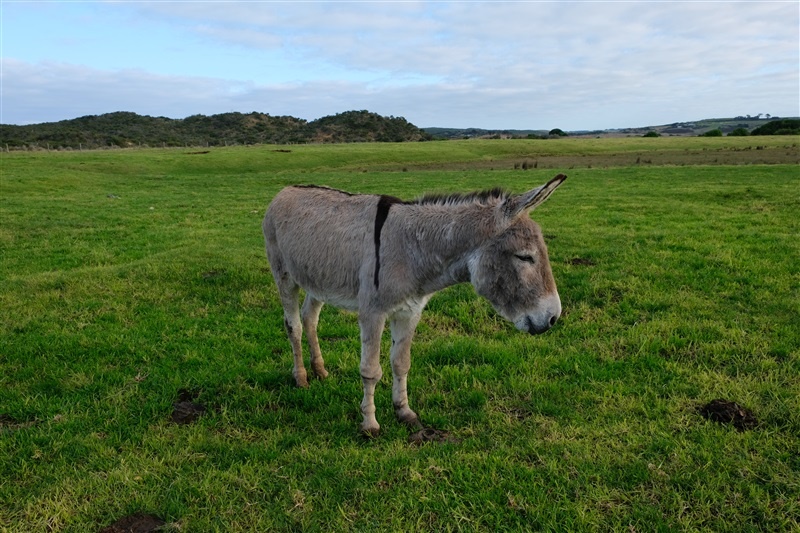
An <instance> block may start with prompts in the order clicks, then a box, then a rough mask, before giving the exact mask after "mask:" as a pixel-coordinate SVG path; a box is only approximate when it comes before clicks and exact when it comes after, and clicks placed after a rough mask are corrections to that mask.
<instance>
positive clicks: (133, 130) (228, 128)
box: [0, 111, 430, 149]
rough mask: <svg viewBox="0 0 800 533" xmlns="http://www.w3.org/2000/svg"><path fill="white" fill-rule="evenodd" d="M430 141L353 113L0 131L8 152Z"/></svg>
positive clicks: (88, 121)
mask: <svg viewBox="0 0 800 533" xmlns="http://www.w3.org/2000/svg"><path fill="white" fill-rule="evenodd" d="M428 139H430V135H428V134H427V133H425V132H424V131H422V130H421V129H419V128H417V127H416V126H414V125H413V124H411V123H409V122H408V121H407V120H406V119H404V118H402V117H383V116H381V115H378V114H376V113H370V112H369V111H347V112H345V113H339V114H337V115H333V116H328V117H323V118H320V119H317V120H314V121H311V122H308V121H306V120H303V119H299V118H295V117H290V116H271V115H268V114H264V113H255V112H254V113H249V114H243V113H223V114H220V115H211V116H205V115H193V116H191V117H187V118H184V119H170V118H166V117H150V116H142V115H137V114H136V113H129V112H117V113H108V114H105V115H90V116H85V117H80V118H76V119H72V120H62V121H60V122H48V123H43V124H31V125H27V126H14V125H6V124H3V125H0V143H2V147H3V148H5V147H6V146H8V147H9V148H12V149H13V148H25V147H40V148H47V147H50V148H53V149H58V148H103V147H109V146H112V147H129V146H225V145H237V144H238V145H241V144H289V143H323V142H325V143H340V142H373V141H374V142H402V141H420V140H428Z"/></svg>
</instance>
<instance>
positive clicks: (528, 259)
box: [514, 254, 534, 264]
mask: <svg viewBox="0 0 800 533" xmlns="http://www.w3.org/2000/svg"><path fill="white" fill-rule="evenodd" d="M514 257H516V258H517V259H519V260H520V261H523V262H525V263H530V264H533V263H534V260H533V256H532V255H527V254H515V256H514Z"/></svg>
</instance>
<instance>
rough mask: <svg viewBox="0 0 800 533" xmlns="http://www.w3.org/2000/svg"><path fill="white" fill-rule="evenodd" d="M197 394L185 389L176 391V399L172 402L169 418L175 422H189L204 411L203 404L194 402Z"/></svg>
mask: <svg viewBox="0 0 800 533" xmlns="http://www.w3.org/2000/svg"><path fill="white" fill-rule="evenodd" d="M196 399H197V395H196V394H194V393H192V392H191V391H188V390H186V389H181V390H180V391H178V401H176V402H175V403H174V404H172V407H173V410H172V417H171V420H172V422H173V423H175V424H191V423H192V422H195V421H196V420H197V419H198V418H200V417H201V416H202V415H203V413H205V412H206V407H205V405H203V404H200V403H197V402H195V400H196Z"/></svg>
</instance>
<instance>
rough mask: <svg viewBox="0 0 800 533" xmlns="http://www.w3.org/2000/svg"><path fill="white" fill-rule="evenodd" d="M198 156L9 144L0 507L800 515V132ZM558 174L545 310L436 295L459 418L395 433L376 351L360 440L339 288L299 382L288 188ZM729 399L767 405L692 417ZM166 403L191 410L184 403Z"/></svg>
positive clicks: (755, 525) (0, 512) (474, 524)
mask: <svg viewBox="0 0 800 533" xmlns="http://www.w3.org/2000/svg"><path fill="white" fill-rule="evenodd" d="M759 147H760V148H759ZM285 150H289V151H285ZM196 151H200V152H205V151H206V150H205V149H203V150H192V149H185V150H173V149H170V150H117V151H94V152H51V153H48V152H32V153H11V154H7V153H3V154H1V155H0V158H1V159H0V165H1V167H0V170H1V171H2V175H1V176H0V253H2V257H1V258H0V530H2V531H14V532H16V531H99V530H101V529H102V528H104V527H106V526H108V525H110V524H112V523H114V522H115V521H116V520H118V519H120V518H122V517H125V516H128V515H132V514H135V513H144V514H149V515H154V516H157V517H159V518H160V519H162V520H163V521H164V522H166V525H165V526H164V528H165V530H167V531H270V530H309V531H317V530H321V531H328V530H334V531H335V530H344V529H350V530H357V531H413V530H423V531H424V530H431V531H434V530H435V531H440V530H464V531H488V530H533V531H598V530H599V531H608V530H610V531H685V530H689V531H694V530H698V531H699V530H702V531H737V532H740V531H796V530H798V528H800V319H799V318H798V317H800V296H799V295H800V241H798V236H799V235H800V217H798V213H800V173H799V172H798V168H799V167H798V153H799V152H798V147H797V139H796V138H786V137H783V138H781V137H761V138H747V137H745V138H717V139H713V138H675V139H672V138H660V139H592V140H563V141H463V142H461V141H453V142H431V143H415V144H359V145H329V146H290V147H285V146H280V147H277V146H261V147H249V148H243V147H240V148H225V149H223V148H220V149H212V150H210V151H209V152H208V153H192V152H196ZM754 154H755V155H757V156H758V158H760V159H757V160H756V158H755V156H754ZM637 159H638V162H637ZM715 159H716V161H715ZM523 162H525V163H526V164H525V165H524V166H525V167H527V168H528V170H522V165H521V163H523ZM557 165H561V166H557ZM515 166H516V167H517V169H515ZM590 167H591V168H590ZM558 172H564V173H566V174H568V175H569V179H568V180H567V182H566V183H565V184H564V186H562V187H561V188H560V189H559V190H558V191H557V192H556V193H555V194H554V195H553V197H552V198H551V199H550V200H549V201H548V202H547V203H546V204H545V205H544V206H542V207H541V208H540V209H538V210H537V211H535V212H534V217H533V218H534V219H535V220H537V222H539V223H540V225H541V226H542V228H543V231H544V233H545V236H546V239H547V241H548V246H549V249H550V255H551V263H552V266H553V271H554V275H555V278H556V281H557V283H558V285H559V292H560V294H561V298H562V303H563V306H564V315H563V317H562V319H561V320H560V321H559V323H558V325H557V326H556V327H554V328H553V329H552V330H551V331H549V332H548V333H547V334H545V335H541V336H536V337H531V336H529V335H527V334H523V333H520V332H518V331H516V330H515V329H514V327H513V325H511V324H509V323H507V322H505V321H504V320H502V319H501V318H500V317H498V316H497V315H496V314H495V313H494V311H493V310H492V309H491V306H490V305H489V304H488V302H486V301H485V300H483V299H481V298H479V297H478V296H476V295H475V293H474V292H473V290H472V288H471V287H470V286H468V285H466V286H457V287H453V288H451V289H448V290H446V291H443V292H442V293H439V294H438V295H437V296H435V297H434V298H433V299H432V300H431V302H430V304H429V305H428V309H427V310H426V312H425V313H424V314H423V318H422V322H421V323H420V325H419V328H418V330H417V338H416V340H415V343H414V345H413V347H412V354H413V355H412V360H413V365H412V369H411V374H410V376H409V396H410V400H411V405H412V407H413V408H415V410H417V412H418V413H420V415H421V417H422V421H423V422H424V423H425V424H426V425H428V426H431V427H434V428H437V429H440V430H444V431H447V432H448V433H449V435H450V439H449V440H448V441H446V442H440V443H427V444H424V445H414V444H412V443H410V442H409V440H408V439H409V431H408V430H407V429H406V428H405V427H403V426H402V425H400V424H398V423H397V422H395V420H394V416H393V409H392V406H391V398H390V385H391V380H390V379H387V376H389V375H390V369H389V366H388V356H384V357H383V362H384V373H385V377H384V380H383V383H382V384H381V386H379V387H378V391H377V394H376V404H377V408H378V419H379V421H380V422H381V424H382V426H383V427H382V434H381V436H380V437H378V438H376V439H372V440H365V439H363V438H361V437H360V436H359V435H358V432H357V428H358V423H359V421H360V413H359V402H360V400H361V384H360V376H359V369H358V353H359V341H358V338H359V333H358V325H357V321H356V317H355V316H354V315H353V314H352V313H346V312H341V311H338V310H336V309H334V308H332V307H325V308H324V310H323V313H322V318H321V321H320V337H321V345H322V349H323V352H324V355H325V360H326V366H327V368H328V370H329V371H330V373H331V375H330V377H329V378H328V380H326V381H312V383H311V386H310V388H309V389H297V388H295V387H294V386H293V379H292V376H291V354H290V349H289V344H288V341H287V340H286V337H285V334H284V332H283V325H282V324H283V318H282V312H281V309H280V305H279V303H278V300H277V295H276V291H275V287H274V284H273V282H272V279H271V276H270V274H269V270H268V265H267V262H266V259H265V257H264V252H263V238H262V236H261V233H260V222H261V219H262V217H263V213H264V210H265V209H266V206H267V205H268V203H269V200H270V198H271V197H272V196H273V195H274V194H275V193H276V192H277V191H278V190H280V188H281V187H283V186H284V185H286V184H290V183H317V184H325V185H329V186H333V187H337V188H342V189H346V190H350V191H359V192H380V193H387V194H392V195H395V196H400V197H402V198H412V197H414V196H417V195H418V194H420V193H422V192H423V191H465V190H474V189H484V188H488V187H493V186H503V187H506V188H508V189H511V190H514V191H522V190H525V189H527V188H530V187H531V186H533V185H538V184H541V183H543V182H545V181H546V180H547V179H549V178H550V177H552V176H553V175H555V174H556V173H558ZM389 342H390V340H389V338H388V334H387V336H386V337H385V339H384V354H388V344H389ZM714 399H726V400H729V401H734V402H736V403H738V404H739V405H741V406H743V407H745V408H747V409H749V410H750V411H752V413H753V415H754V417H755V418H756V419H757V425H755V427H752V428H749V429H744V430H741V431H739V430H737V429H736V428H734V427H733V426H731V425H727V424H721V423H716V422H712V421H709V420H707V419H705V418H704V417H703V416H701V414H700V408H701V406H703V405H705V404H706V403H708V402H709V401H711V400H714ZM179 400H187V401H188V400H191V401H192V402H195V403H197V404H202V405H203V406H205V412H204V413H202V415H201V416H200V417H199V418H198V419H197V420H196V421H194V422H193V423H190V424H176V423H173V421H172V419H171V417H172V415H173V409H174V405H175V403H176V402H178V401H179Z"/></svg>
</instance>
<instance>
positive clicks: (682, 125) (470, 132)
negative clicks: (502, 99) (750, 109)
mask: <svg viewBox="0 0 800 533" xmlns="http://www.w3.org/2000/svg"><path fill="white" fill-rule="evenodd" d="M796 120H797V119H796V118H795V119H780V118H778V117H769V118H759V117H751V116H741V117H734V118H709V119H703V120H697V121H692V122H675V123H672V124H662V125H659V126H642V127H635V128H620V129H606V130H591V131H589V130H573V131H567V134H568V136H570V137H641V136H642V135H645V134H646V133H648V132H650V131H654V132H656V133H658V134H660V135H665V136H685V137H687V136H688V137H694V136H697V135H702V134H703V133H706V132H707V131H710V130H714V129H719V130H720V131H722V133H723V134H727V133H730V132H732V131H734V130H736V129H740V128H743V129H745V130H747V131H748V132H751V133H753V134H754V135H758V134H759V132H761V131H775V132H781V133H779V134H787V133H790V132H792V131H795V132H796V128H797V126H796V125H795V126H794V128H795V129H794V130H793V129H792V127H791V126H787V124H789V125H791V124H795V123H796ZM775 122H780V123H781V124H783V126H780V127H778V126H769V127H768V126H766V125H768V124H772V123H775ZM762 128H765V129H762ZM423 130H424V131H425V132H426V133H429V134H430V135H431V137H433V138H434V139H472V138H480V139H493V138H496V139H508V138H514V139H520V138H549V137H550V135H549V132H548V130H486V129H480V128H464V129H459V128H423ZM550 131H553V130H550ZM553 137H557V136H553Z"/></svg>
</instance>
